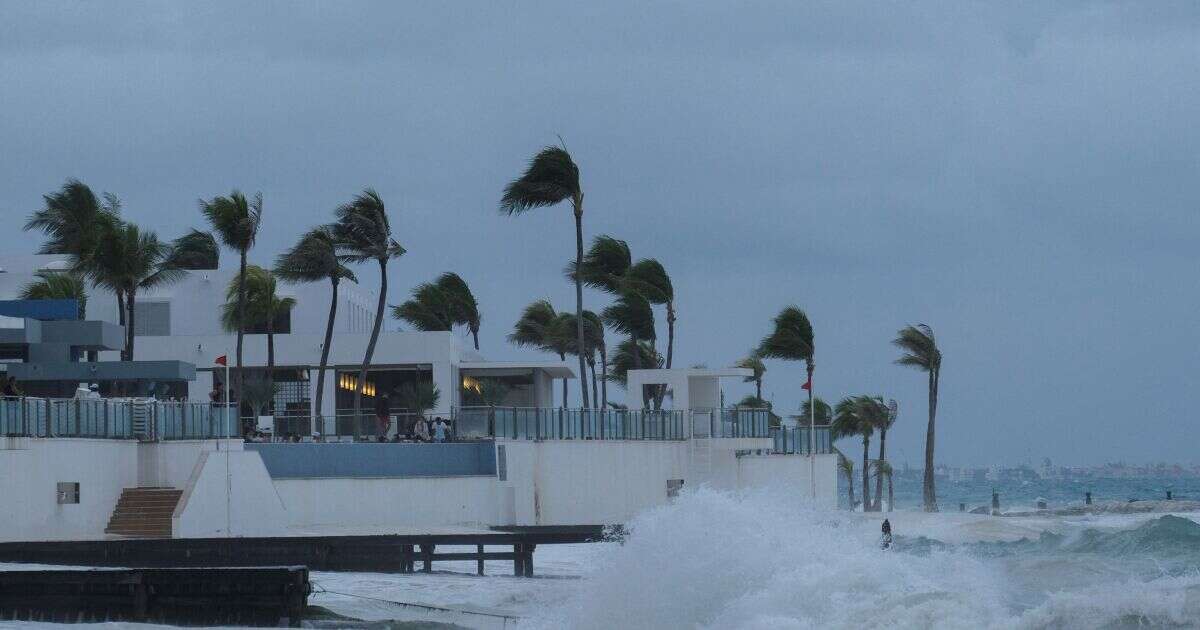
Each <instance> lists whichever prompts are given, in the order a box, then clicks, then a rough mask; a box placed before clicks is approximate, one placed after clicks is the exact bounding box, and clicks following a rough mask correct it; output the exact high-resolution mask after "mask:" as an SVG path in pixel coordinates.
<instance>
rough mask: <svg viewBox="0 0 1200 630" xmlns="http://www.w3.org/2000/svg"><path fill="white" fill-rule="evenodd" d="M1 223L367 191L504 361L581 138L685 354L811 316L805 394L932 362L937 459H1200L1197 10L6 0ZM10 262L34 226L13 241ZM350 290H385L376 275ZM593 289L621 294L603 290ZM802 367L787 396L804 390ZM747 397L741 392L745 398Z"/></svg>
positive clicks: (773, 388)
mask: <svg viewBox="0 0 1200 630" xmlns="http://www.w3.org/2000/svg"><path fill="white" fill-rule="evenodd" d="M0 18H2V19H0V111H3V112H4V116H3V117H2V118H0V146H2V147H3V150H2V151H0V211H2V212H3V213H4V216H5V217H6V218H10V219H12V222H13V223H16V222H19V220H20V218H22V217H23V216H24V215H26V214H27V213H28V212H29V211H31V210H32V209H34V208H35V207H36V206H37V204H38V202H39V196H40V195H41V194H42V193H44V192H46V191H48V190H51V189H53V188H55V187H57V186H58V185H59V184H61V182H62V180H63V179H65V178H66V177H79V178H82V179H84V180H85V181H87V182H88V183H90V184H91V185H92V186H94V187H95V188H97V189H99V190H108V191H112V192H114V193H117V194H118V195H120V196H121V197H122V198H123V199H124V200H125V203H126V209H127V210H126V212H127V214H128V215H129V216H130V217H132V218H134V219H136V220H138V221H140V222H143V223H145V224H146V225H148V226H151V227H153V228H156V229H158V230H159V231H160V232H162V233H163V234H164V235H166V236H173V235H175V234H177V233H180V232H182V231H183V230H184V229H185V228H187V227H188V226H190V225H196V224H199V223H200V217H199V215H198V213H197V211H196V199H197V198H199V197H201V196H212V195H215V194H220V193H223V192H226V191H228V190H229V189H230V188H232V187H241V188H244V189H248V190H262V191H263V194H264V197H265V198H266V204H267V210H266V213H267V215H266V216H267V233H266V234H264V235H263V238H262V239H261V241H260V245H259V249H258V250H257V253H256V254H255V258H256V259H258V260H259V261H260V262H266V261H269V260H270V258H271V257H272V256H273V255H274V253H276V252H278V251H279V250H280V249H281V248H283V247H285V246H286V245H287V244H289V243H290V242H291V241H292V240H293V239H294V238H295V237H296V236H297V235H298V234H299V233H301V232H302V231H303V229H305V228H306V227H308V226H309V225H312V224H315V223H317V222H321V221H326V220H328V219H329V217H330V211H331V209H332V208H333V207H334V206H335V205H336V204H338V203H340V202H342V201H344V200H346V199H347V198H349V197H350V196H351V195H352V194H354V193H355V192H356V191H358V190H360V189H361V188H363V187H365V186H374V187H376V188H377V189H378V190H379V191H380V192H381V193H382V194H383V195H384V198H385V199H386V200H387V202H388V204H389V206H390V207H391V208H392V210H393V212H394V213H395V214H396V215H397V217H398V219H397V221H396V223H397V224H398V226H399V229H400V234H401V240H402V242H403V243H404V245H405V246H406V247H408V249H409V251H410V254H409V255H408V256H406V257H405V258H404V259H403V260H401V261H400V262H399V263H397V264H396V266H395V269H394V272H393V273H394V277H395V278H397V279H398V280H397V281H398V283H399V285H400V290H406V288H407V287H409V286H412V285H413V284H416V283H417V282H420V281H423V280H427V279H429V278H431V277H433V276H434V275H436V274H437V273H439V272H441V271H443V270H447V269H453V270H456V271H458V272H459V273H461V274H463V275H464V277H466V278H467V279H468V280H470V281H471V282H472V284H473V285H474V287H475V289H476V291H477V293H478V294H479V297H480V301H481V302H482V304H483V305H484V309H485V328H484V333H483V336H484V350H485V352H486V353H487V354H488V355H490V356H492V357H494V358H505V357H511V356H517V355H518V354H520V353H519V351H517V350H515V349H512V348H508V347H506V346H505V345H504V344H503V342H502V335H503V333H504V332H505V330H504V328H506V326H507V325H508V324H509V323H510V322H511V321H513V320H514V319H515V317H516V315H517V313H518V312H519V310H520V308H521V307H522V306H523V304H524V303H526V302H527V301H529V300H531V299H533V298H537V297H550V298H552V299H553V300H554V301H555V302H556V304H558V305H559V307H560V308H564V309H565V308H567V307H569V306H570V304H571V298H572V290H571V288H570V286H569V285H567V284H566V283H565V281H563V279H562V276H561V269H562V267H563V264H564V263H565V261H566V260H567V259H568V258H569V257H570V256H571V245H572V225H571V222H570V219H569V215H568V212H567V211H566V209H564V208H551V209H547V210H539V211H537V212H534V213H532V214H530V215H529V216H523V217H519V218H513V219H509V218H506V217H501V216H499V214H498V212H497V211H496V204H497V200H498V196H499V192H500V190H501V188H502V187H503V185H504V183H505V181H506V180H507V179H508V178H510V177H512V176H513V175H515V174H516V173H517V172H519V170H520V169H521V168H522V166H523V164H524V162H525V160H526V159H528V157H529V156H530V155H531V154H532V153H533V152H534V151H536V150H537V149H538V148H539V147H540V146H541V145H543V144H546V143H551V142H556V141H557V139H556V134H562V136H563V138H564V139H565V141H566V142H567V145H568V146H569V148H570V149H571V151H572V153H573V154H574V155H575V156H576V158H577V160H578V161H579V163H580V165H581V167H582V170H583V181H584V185H585V187H586V189H587V203H588V210H587V217H586V228H587V230H588V233H589V234H592V235H594V234H600V233H611V234H614V235H617V236H619V237H621V238H625V239H627V240H628V241H629V242H630V244H631V246H632V247H633V249H634V252H635V255H636V256H654V257H656V258H659V259H660V260H661V261H662V262H663V263H664V265H666V267H667V269H668V270H669V271H670V272H671V273H672V276H673V278H674V281H675V284H676V287H677V292H678V294H679V312H680V320H679V325H678V333H679V348H678V356H679V361H680V364H681V365H690V364H694V363H701V362H703V363H707V364H709V365H727V364H731V363H732V362H734V361H735V360H736V359H737V358H739V357H740V356H741V355H742V353H744V352H745V351H746V350H747V349H748V348H750V347H751V346H752V345H753V344H754V343H755V342H756V341H757V340H758V339H759V338H760V337H761V336H762V334H763V333H764V332H765V331H766V328H767V325H768V322H769V320H770V317H771V316H772V315H773V314H774V313H775V312H776V311H777V310H778V309H779V308H780V307H782V306H783V305H785V304H787V303H792V302H794V303H797V304H799V305H801V306H802V307H804V308H805V309H807V310H808V311H809V313H810V314H811V315H812V318H813V320H814V323H815V325H816V329H817V335H818V348H819V350H818V351H819V356H818V373H817V384H818V390H819V392H820V393H821V394H822V395H824V396H827V397H837V396H839V395H841V394H843V393H850V392H860V391H866V392H880V393H883V394H885V395H888V396H894V397H896V398H898V399H899V400H900V402H901V408H902V410H903V411H902V418H901V422H900V426H899V428H898V429H897V434H898V435H897V438H896V440H895V444H896V448H897V451H896V452H897V453H898V454H899V457H900V458H901V459H907V460H909V461H911V462H914V463H916V462H918V461H919V460H920V449H921V443H922V438H923V429H922V423H923V422H924V419H923V416H924V412H925V402H924V381H923V376H922V375H920V374H917V373H911V372H907V371H905V370H902V369H901V368H899V367H896V366H894V365H892V364H891V361H892V359H893V358H894V356H895V352H894V351H893V349H892V348H891V347H890V346H889V344H888V342H889V340H890V338H891V337H892V335H893V334H894V332H895V330H896V329H897V328H899V327H900V326H901V325H903V324H906V323H910V322H928V323H930V324H932V325H933V326H934V327H935V328H936V329H937V331H938V334H939V336H940V339H941V341H942V344H943V345H944V347H945V352H946V355H947V360H946V372H945V376H944V384H943V386H942V408H941V410H940V411H941V412H940V414H939V417H940V426H941V429H940V436H941V437H940V441H939V444H940V452H941V454H942V457H943V458H944V460H945V461H948V462H952V463H953V462H959V463H966V462H974V463H985V464H986V463H991V462H1001V461H1004V462H1011V461H1015V460H1030V461H1036V460H1039V459H1040V458H1041V457H1043V456H1047V455H1049V456H1052V457H1054V458H1055V459H1057V460H1061V461H1064V462H1080V463H1086V462H1097V461H1103V460H1114V459H1122V458H1124V459H1129V460H1138V461H1142V460H1153V459H1170V460H1184V461H1192V460H1194V457H1195V456H1194V454H1193V453H1192V450H1191V449H1190V445H1191V444H1193V443H1195V442H1196V441H1197V439H1198V438H1200V432H1198V430H1197V429H1196V428H1195V422H1194V419H1193V411H1192V410H1193V409H1194V408H1196V407H1197V404H1196V403H1197V402H1198V401H1197V396H1196V394H1194V393H1192V391H1191V389H1192V388H1191V380H1192V379H1191V378H1190V375H1191V373H1192V369H1193V368H1192V366H1193V365H1194V364H1195V362H1196V356H1195V353H1196V351H1195V348H1196V347H1197V342H1198V341H1200V339H1198V335H1197V332H1196V328H1195V326H1194V325H1193V324H1192V321H1193V320H1194V319H1195V313H1196V311H1197V306H1198V301H1200V300H1198V299H1197V296H1198V295H1200V286H1197V284H1198V283H1197V281H1196V280H1194V279H1193V278H1194V277H1195V274H1194V273H1192V271H1193V269H1194V268H1195V266H1196V264H1195V263H1196V260H1195V258H1196V257H1195V254H1194V253H1193V252H1194V250H1195V247H1194V245H1193V243H1194V242H1195V239H1196V236H1197V232H1198V228H1200V226H1198V225H1197V218H1196V217H1197V214H1196V199H1197V198H1198V196H1200V195H1197V185H1196V181H1197V179H1196V172H1197V167H1198V166H1200V160H1198V158H1197V146H1200V131H1197V129H1198V128H1197V126H1196V125H1195V120H1197V118H1198V117H1200V116H1198V115H1200V73H1197V72H1196V66H1197V61H1196V60H1197V59H1200V37H1198V35H1200V10H1198V9H1197V8H1196V5H1194V4H1192V3H1154V4H1153V5H1146V4H1144V3H1128V4H1125V3H1095V4H1093V3H1024V4H1005V5H988V4H974V5H972V4H966V3H959V4H946V3H897V4H886V5H881V4H878V3H869V4H855V3H844V2H831V3H823V4H808V5H805V6H804V7H800V6H798V5H796V4H795V3H788V2H780V3H754V4H752V5H745V4H744V3H742V4H718V3H713V4H711V5H706V4H700V3H683V2H681V3H654V4H650V3H624V2H604V3H586V4H585V3H580V4H576V5H573V6H572V5H569V4H565V3H549V2H547V3H526V2H521V3H513V2H500V3H478V4H469V5H468V4H463V5H453V6H442V5H438V4H415V3H414V4H397V3H355V4H346V3H337V4H335V3H309V4H298V3H260V4H255V5H253V6H246V5H245V3H201V4H183V3H163V2H149V3H144V4H143V3H121V4H115V5H114V4H97V3H60V4H48V3H36V4H34V3H29V4H16V3H9V4H6V5H4V8H3V10H2V15H0ZM0 245H3V246H4V247H5V248H6V249H7V250H9V251H17V252H28V251H31V250H32V249H33V248H34V245H33V244H32V243H31V242H30V241H29V238H28V237H27V236H25V235H23V234H21V233H18V232H15V231H11V230H10V231H8V232H5V233H3V234H0ZM364 275H366V276H367V278H366V280H367V281H368V282H369V281H370V280H371V276H370V273H369V272H367V273H365V274H364ZM588 299H589V301H590V304H591V305H593V306H599V305H600V304H601V302H602V301H603V297H602V296H599V295H594V294H593V295H590V296H589V298H588ZM799 378H800V371H799V370H798V369H796V368H794V367H790V366H784V365H781V364H771V365H770V366H769V373H768V376H767V385H766V391H767V393H769V394H771V395H773V396H774V399H775V401H776V403H777V404H778V405H779V406H781V407H784V408H795V406H796V404H797V403H798V401H799V397H798V395H797V394H798V391H797V390H796V387H795V386H796V384H797V382H798V379H799ZM742 393H744V392H743V390H742V386H741V385H731V386H730V388H729V391H728V395H729V396H730V397H734V396H739V397H740V395H741V394H742Z"/></svg>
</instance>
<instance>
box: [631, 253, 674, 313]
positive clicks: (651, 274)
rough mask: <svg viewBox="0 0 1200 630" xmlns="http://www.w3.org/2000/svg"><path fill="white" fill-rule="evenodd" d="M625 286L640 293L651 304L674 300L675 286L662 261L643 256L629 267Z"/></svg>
mask: <svg viewBox="0 0 1200 630" xmlns="http://www.w3.org/2000/svg"><path fill="white" fill-rule="evenodd" d="M625 281H626V286H627V287H629V288H630V289H633V290H634V291H637V292H638V293H641V294H642V295H643V296H645V298H646V299H647V300H649V301H650V303H651V304H658V305H665V304H669V303H671V302H673V301H675V288H674V287H673V286H671V277H670V276H668V275H667V270H666V269H664V268H663V266H662V263H660V262H658V261H657V260H655V259H653V258H644V259H642V260H639V261H637V263H636V264H634V265H633V266H632V267H630V268H629V273H627V274H626V275H625Z"/></svg>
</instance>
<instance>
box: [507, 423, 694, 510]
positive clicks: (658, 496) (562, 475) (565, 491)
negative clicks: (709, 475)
mask: <svg viewBox="0 0 1200 630" xmlns="http://www.w3.org/2000/svg"><path fill="white" fill-rule="evenodd" d="M498 445H503V446H504V447H505V451H506V452H505V460H506V461H505V470H506V476H507V481H503V482H501V484H500V485H501V486H503V487H506V488H509V489H510V490H509V491H508V493H506V494H502V495H501V496H503V497H505V498H504V499H502V504H501V506H500V509H501V513H502V515H503V514H509V515H511V518H512V520H514V521H515V522H514V523H513V524H516V525H599V524H613V523H624V522H625V521H627V520H629V519H630V518H631V517H633V515H634V514H637V513H638V512H639V511H641V510H644V509H646V508H649V507H653V506H655V505H660V504H662V503H665V502H666V499H667V480H669V479H685V478H686V477H687V474H686V472H687V463H688V449H687V443H686V442H635V441H629V442H625V441H605V440H564V441H546V442H528V441H519V440H513V441H509V440H502V441H499V442H498ZM508 501H511V506H509V505H504V502H508Z"/></svg>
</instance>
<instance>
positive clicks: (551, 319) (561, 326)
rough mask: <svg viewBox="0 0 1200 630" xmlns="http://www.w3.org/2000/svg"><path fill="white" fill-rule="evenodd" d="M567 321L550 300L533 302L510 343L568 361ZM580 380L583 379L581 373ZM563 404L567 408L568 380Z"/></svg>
mask: <svg viewBox="0 0 1200 630" xmlns="http://www.w3.org/2000/svg"><path fill="white" fill-rule="evenodd" d="M565 324H566V320H565V319H564V318H562V317H560V314H559V313H558V311H555V310H554V305H552V304H550V301H549V300H537V301H536V302H531V303H530V304H529V305H528V306H526V307H525V310H524V311H522V312H521V317H520V319H518V320H517V323H516V324H514V325H513V331H512V332H511V333H509V335H508V342H509V343H511V344H514V345H517V346H523V347H527V348H536V349H538V350H542V351H544V352H553V353H554V354H557V355H558V358H559V360H560V361H566V360H567V353H568V352H569V351H570V343H569V342H570V338H569V335H568V334H567V330H566V329H565ZM580 378H583V374H582V373H581V375H580ZM562 387H563V402H562V406H563V407H566V406H567V379H565V378H564V379H563V384H562Z"/></svg>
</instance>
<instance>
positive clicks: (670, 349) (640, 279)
mask: <svg viewBox="0 0 1200 630" xmlns="http://www.w3.org/2000/svg"><path fill="white" fill-rule="evenodd" d="M626 285H627V286H628V287H629V288H630V289H633V290H634V291H637V292H638V293H641V294H642V296H644V297H645V298H646V300H647V301H648V302H650V303H651V304H654V305H658V306H665V307H666V309H667V359H666V364H665V365H664V367H666V368H667V369H670V368H671V361H672V358H673V356H674V354H675V288H674V287H673V286H672V285H671V277H670V276H668V275H667V270H666V269H664V268H663V266H662V263H660V262H658V261H657V260H655V259H653V258H645V259H642V260H639V261H637V262H636V263H634V265H633V266H632V267H630V268H629V273H628V274H626ZM656 389H657V390H658V391H657V392H656V393H655V396H654V408H655V409H661V408H662V401H663V396H664V395H666V391H667V389H666V387H665V386H659V387H657V388H656Z"/></svg>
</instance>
